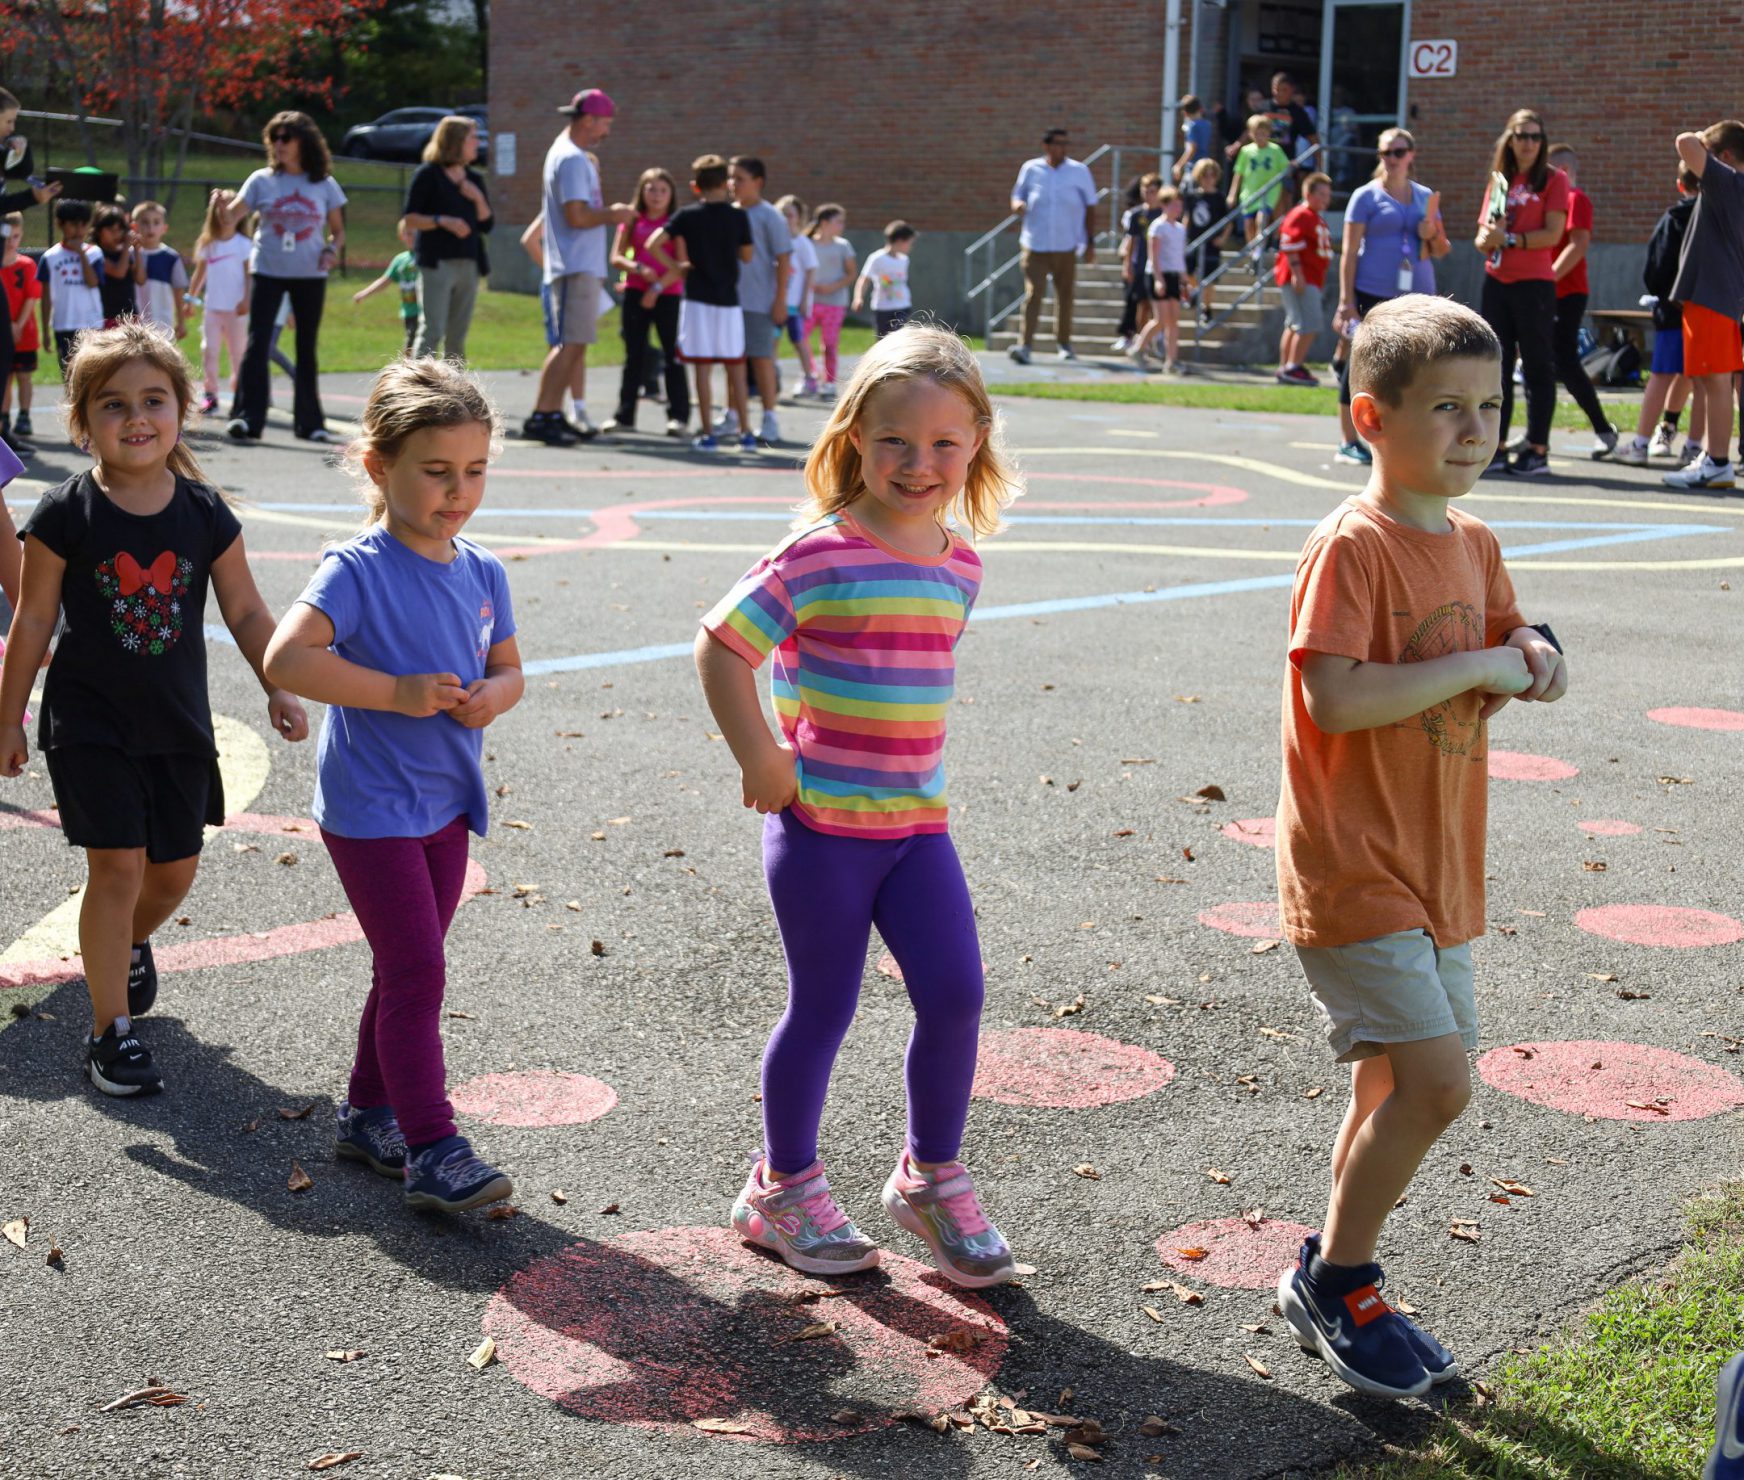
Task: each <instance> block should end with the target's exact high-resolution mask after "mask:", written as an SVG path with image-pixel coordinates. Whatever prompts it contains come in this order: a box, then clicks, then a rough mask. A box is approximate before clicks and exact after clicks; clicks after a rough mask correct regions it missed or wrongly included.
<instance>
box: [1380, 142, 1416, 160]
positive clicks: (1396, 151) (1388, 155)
mask: <svg viewBox="0 0 1744 1480" xmlns="http://www.w3.org/2000/svg"><path fill="white" fill-rule="evenodd" d="M1413 152H1415V151H1413V150H1412V149H1410V148H1408V147H1407V146H1405V145H1403V144H1401V145H1398V146H1397V147H1396V148H1392V149H1382V150H1381V151H1380V155H1381V157H1382V158H1383V159H1403V158H1404V157H1405V156H1406V155H1407V154H1411V153H1413Z"/></svg>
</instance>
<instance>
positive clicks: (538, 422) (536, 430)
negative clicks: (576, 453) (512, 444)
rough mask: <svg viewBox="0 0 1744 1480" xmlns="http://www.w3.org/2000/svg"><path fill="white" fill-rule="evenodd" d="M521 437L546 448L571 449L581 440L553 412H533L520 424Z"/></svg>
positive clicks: (566, 423)
mask: <svg viewBox="0 0 1744 1480" xmlns="http://www.w3.org/2000/svg"><path fill="white" fill-rule="evenodd" d="M521 435H522V436H523V437H525V438H526V439H527V440H528V441H529V442H543V443H544V444H545V445H546V446H547V447H573V446H575V444H576V443H577V442H579V441H580V440H581V439H580V438H579V437H578V436H576V434H575V432H574V430H573V429H572V428H571V427H570V425H569V423H568V422H566V421H565V420H564V419H563V418H562V417H561V416H559V415H558V414H557V413H556V412H555V411H535V412H534V413H533V414H532V415H531V416H529V417H528V418H527V419H526V420H525V421H524V422H522V423H521Z"/></svg>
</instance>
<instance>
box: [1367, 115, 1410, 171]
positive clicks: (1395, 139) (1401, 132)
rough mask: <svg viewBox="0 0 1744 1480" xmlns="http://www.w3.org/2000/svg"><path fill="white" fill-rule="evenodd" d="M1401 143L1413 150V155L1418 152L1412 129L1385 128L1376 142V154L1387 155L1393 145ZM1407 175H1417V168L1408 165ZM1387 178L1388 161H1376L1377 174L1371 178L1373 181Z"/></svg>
mask: <svg viewBox="0 0 1744 1480" xmlns="http://www.w3.org/2000/svg"><path fill="white" fill-rule="evenodd" d="M1401 142H1402V143H1403V144H1404V145H1405V147H1406V148H1407V149H1409V150H1411V151H1412V152H1413V153H1415V152H1416V149H1417V140H1416V139H1415V138H1413V137H1412V135H1411V130H1410V129H1408V128H1384V129H1382V130H1381V136H1380V138H1378V139H1376V140H1375V152H1376V153H1377V154H1385V153H1386V152H1387V150H1389V149H1391V148H1392V147H1393V145H1395V144H1398V143H1401ZM1405 173H1406V174H1407V175H1409V174H1413V173H1415V166H1413V165H1407V166H1406V167H1405ZM1386 177H1387V161H1386V160H1385V159H1377V160H1376V161H1375V172H1374V174H1372V175H1370V176H1369V178H1370V179H1371V180H1384V179H1386Z"/></svg>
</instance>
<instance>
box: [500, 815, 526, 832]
mask: <svg viewBox="0 0 1744 1480" xmlns="http://www.w3.org/2000/svg"><path fill="white" fill-rule="evenodd" d="M503 826H504V827H512V828H514V830H515V831H516V832H532V830H533V824H532V823H530V822H522V821H521V820H520V819H519V818H518V817H511V818H510V819H509V820H508V821H507V822H505V823H504V824H503Z"/></svg>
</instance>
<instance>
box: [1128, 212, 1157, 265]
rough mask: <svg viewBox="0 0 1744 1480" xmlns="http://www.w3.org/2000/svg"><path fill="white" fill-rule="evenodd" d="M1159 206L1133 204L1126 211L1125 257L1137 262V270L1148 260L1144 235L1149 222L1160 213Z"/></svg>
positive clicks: (1148, 227) (1149, 227) (1147, 229)
mask: <svg viewBox="0 0 1744 1480" xmlns="http://www.w3.org/2000/svg"><path fill="white" fill-rule="evenodd" d="M1162 214H1163V211H1162V207H1161V206H1143V205H1139V206H1133V207H1132V209H1131V210H1129V211H1128V212H1127V213H1126V222H1125V226H1126V238H1127V240H1126V247H1125V251H1126V259H1127V261H1129V262H1135V263H1137V264H1138V268H1139V270H1140V271H1141V272H1142V271H1143V270H1144V266H1145V263H1146V262H1147V261H1148V260H1149V256H1150V253H1149V248H1148V247H1147V246H1146V244H1145V236H1146V233H1148V232H1149V231H1150V229H1151V222H1153V221H1155V220H1156V219H1157V217H1158V216H1160V215H1162Z"/></svg>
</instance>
